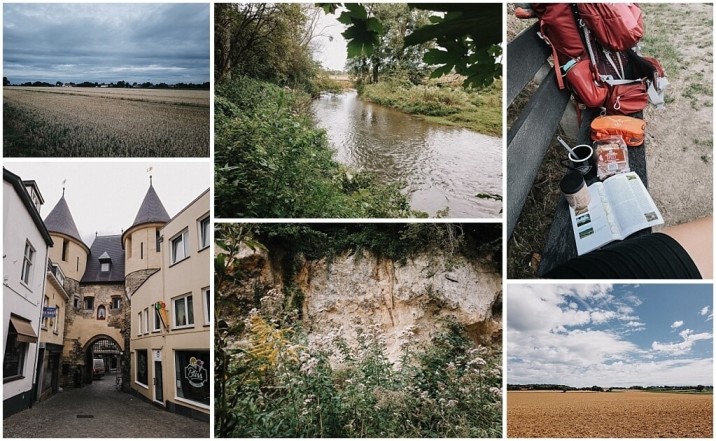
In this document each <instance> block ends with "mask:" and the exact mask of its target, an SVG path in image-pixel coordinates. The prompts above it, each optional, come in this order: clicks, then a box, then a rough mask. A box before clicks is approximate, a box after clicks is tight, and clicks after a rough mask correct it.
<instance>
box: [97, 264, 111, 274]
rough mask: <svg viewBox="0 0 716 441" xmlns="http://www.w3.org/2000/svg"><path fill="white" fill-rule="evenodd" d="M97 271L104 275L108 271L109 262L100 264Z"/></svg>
mask: <svg viewBox="0 0 716 441" xmlns="http://www.w3.org/2000/svg"><path fill="white" fill-rule="evenodd" d="M99 270H100V271H101V272H103V273H106V272H108V271H109V262H102V263H100V264H99Z"/></svg>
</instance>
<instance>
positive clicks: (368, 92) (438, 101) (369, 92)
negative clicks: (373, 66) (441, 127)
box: [358, 80, 502, 136]
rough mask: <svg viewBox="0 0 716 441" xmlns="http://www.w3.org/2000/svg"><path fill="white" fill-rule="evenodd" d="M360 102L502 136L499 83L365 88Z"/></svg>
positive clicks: (400, 83) (395, 83)
mask: <svg viewBox="0 0 716 441" xmlns="http://www.w3.org/2000/svg"><path fill="white" fill-rule="evenodd" d="M358 94H359V95H360V96H361V97H363V98H364V99H366V100H368V101H371V102H374V103H376V104H381V105H384V106H387V107H392V108H395V109H398V110H400V111H402V112H405V113H410V114H413V115H421V116H423V117H425V119H427V120H429V121H432V122H436V123H439V124H446V125H454V126H459V127H465V128H468V129H472V130H475V131H477V132H480V133H485V134H488V135H492V136H500V135H501V134H502V83H501V82H500V81H497V82H495V84H493V85H492V86H490V87H488V88H486V89H482V90H479V91H478V90H475V89H463V88H455V87H440V86H438V85H437V83H428V84H423V85H417V86H416V85H413V84H412V83H410V82H406V81H400V80H386V81H383V82H380V83H375V84H365V85H362V86H361V87H360V88H359V89H358Z"/></svg>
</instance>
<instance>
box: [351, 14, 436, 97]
mask: <svg viewBox="0 0 716 441" xmlns="http://www.w3.org/2000/svg"><path fill="white" fill-rule="evenodd" d="M352 7H353V8H356V7H357V5H355V4H353V5H352ZM364 10H365V11H366V13H367V14H368V15H369V16H370V18H371V19H373V20H376V21H378V22H379V23H381V25H382V29H383V32H382V33H381V34H379V35H378V39H377V41H376V42H375V44H374V46H373V47H370V48H369V52H370V53H368V51H361V52H360V53H357V54H355V56H353V57H351V53H350V52H349V60H348V62H347V65H348V70H349V72H351V73H352V74H353V76H354V77H356V78H357V80H358V81H359V82H371V83H377V82H378V81H379V78H380V77H381V76H384V75H389V76H390V77H391V78H397V77H404V78H405V79H407V80H410V81H411V82H413V83H415V84H417V83H419V82H421V81H422V79H423V78H425V76H426V75H427V73H428V69H426V67H425V64H424V63H423V61H422V57H423V54H424V53H425V51H426V50H427V49H428V48H429V47H432V46H433V45H432V43H430V42H427V43H423V44H420V45H415V46H407V47H406V46H405V38H406V36H407V35H409V34H410V33H412V32H414V31H415V30H416V29H417V28H419V27H420V26H424V25H426V24H428V23H429V22H430V21H429V16H430V13H429V12H427V11H420V10H415V9H410V8H409V7H408V5H407V4H405V3H373V4H367V5H366V6H365V9H364ZM344 14H345V13H344ZM348 24H350V23H348ZM351 29H353V28H352V27H349V28H348V30H346V32H345V33H344V36H345V35H346V34H347V33H348V32H349V31H350V30H351ZM348 46H349V47H350V46H351V43H350V42H349V43H348Z"/></svg>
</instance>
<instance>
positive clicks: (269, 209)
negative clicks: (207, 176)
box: [214, 77, 414, 218]
mask: <svg viewBox="0 0 716 441" xmlns="http://www.w3.org/2000/svg"><path fill="white" fill-rule="evenodd" d="M310 103H311V100H310V96H309V95H308V94H306V93H303V92H298V91H292V90H290V89H285V88H280V87H278V86H275V85H271V84H269V83H265V82H261V81H257V80H251V79H248V78H243V77H240V78H237V79H235V80H233V81H231V82H227V83H223V84H221V85H219V86H217V88H216V98H215V129H216V130H215V143H214V145H215V150H214V155H215V210H216V216H217V217H222V218H235V217H255V218H264V217H267V218H273V217H282V218H301V217H315V218H328V217H409V216H411V215H413V214H414V213H412V212H411V211H410V207H409V203H408V201H407V198H406V197H405V196H403V195H402V194H401V193H400V191H399V187H398V186H397V185H390V186H386V185H381V184H379V183H378V182H377V181H376V180H375V179H372V178H370V177H368V176H366V175H363V174H360V173H358V174H356V175H355V176H352V175H351V174H349V173H348V171H347V170H346V169H345V167H343V166H341V165H340V164H338V163H337V162H336V161H335V160H334V159H333V150H332V149H331V148H330V146H329V144H328V140H327V138H326V135H325V132H324V131H323V130H320V129H317V128H315V127H314V125H313V121H312V120H311V116H310ZM356 183H358V184H359V185H356Z"/></svg>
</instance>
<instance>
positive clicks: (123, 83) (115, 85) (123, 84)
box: [3, 77, 209, 90]
mask: <svg viewBox="0 0 716 441" xmlns="http://www.w3.org/2000/svg"><path fill="white" fill-rule="evenodd" d="M11 85H12V83H11V82H10V80H8V78H7V77H3V86H11ZM16 85H17V86H25V87H62V86H70V87H112V88H137V89H205V90H209V82H208V81H207V82H205V83H201V84H195V83H176V84H167V83H158V84H154V83H152V82H149V81H146V82H144V83H137V82H134V83H130V82H129V81H117V82H116V83H98V82H91V81H83V82H81V83H73V82H69V83H63V82H62V81H58V82H56V83H55V84H51V83H48V82H45V81H34V82H32V81H27V82H25V83H22V84H16Z"/></svg>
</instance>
